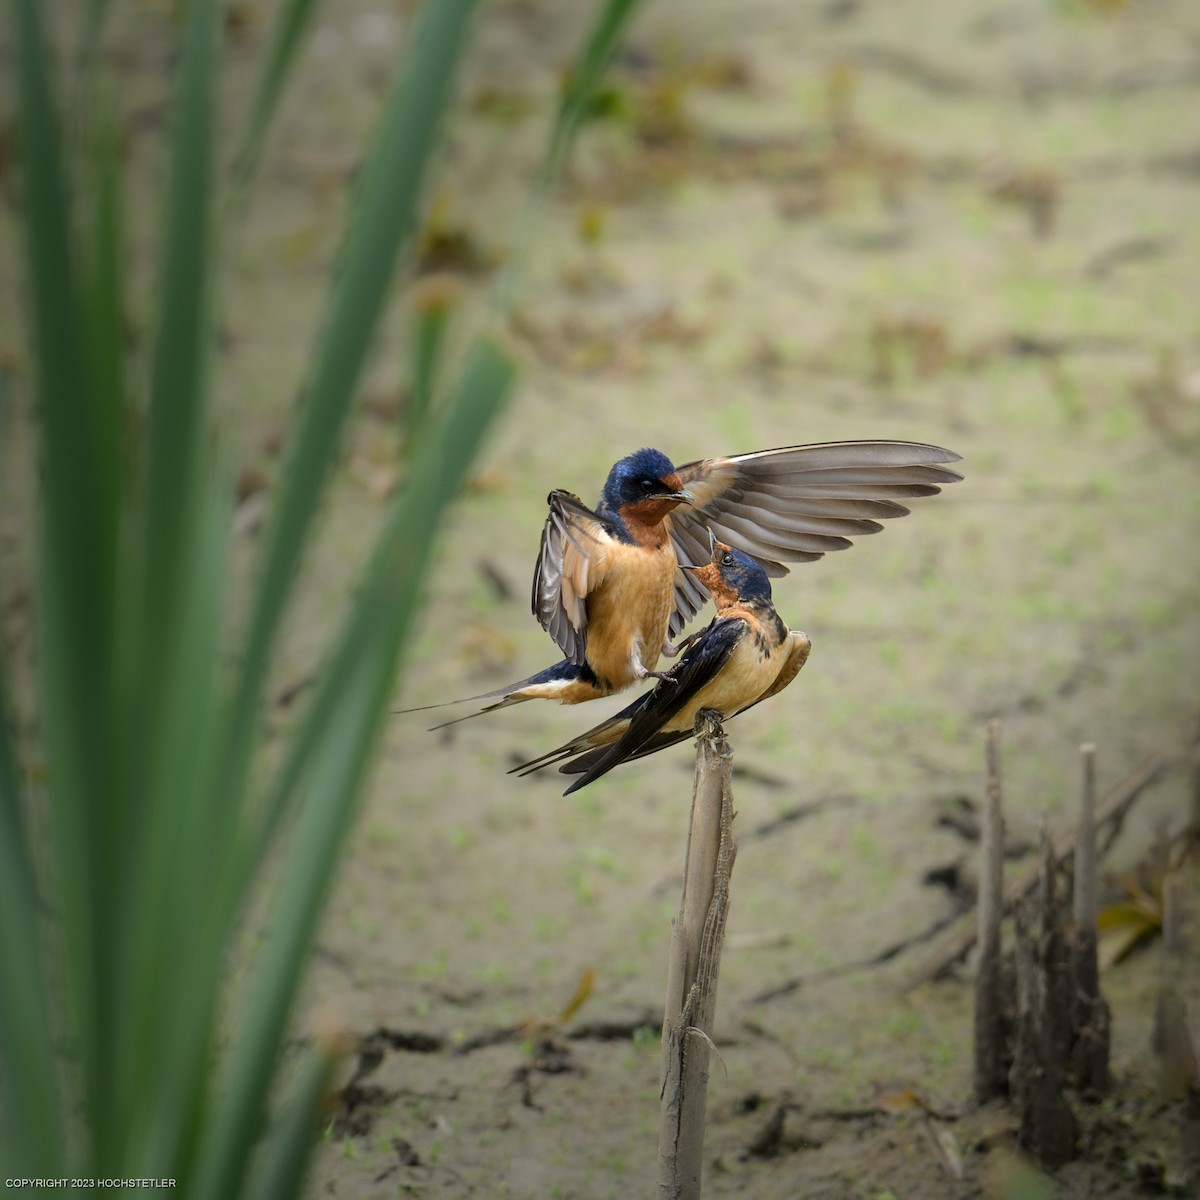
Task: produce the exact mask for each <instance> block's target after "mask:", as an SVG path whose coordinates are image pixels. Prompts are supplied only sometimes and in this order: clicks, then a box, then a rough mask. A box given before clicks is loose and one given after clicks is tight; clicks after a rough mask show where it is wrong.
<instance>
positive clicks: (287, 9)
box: [234, 0, 317, 189]
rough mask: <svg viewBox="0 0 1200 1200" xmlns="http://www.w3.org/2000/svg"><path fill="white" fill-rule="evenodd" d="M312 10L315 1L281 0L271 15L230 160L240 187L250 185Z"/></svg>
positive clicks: (313, 10)
mask: <svg viewBox="0 0 1200 1200" xmlns="http://www.w3.org/2000/svg"><path fill="white" fill-rule="evenodd" d="M316 11H317V0H285V3H284V4H283V5H282V6H281V7H280V9H279V12H278V13H277V14H276V16H275V29H274V32H273V33H272V35H271V48H270V50H268V51H267V61H266V63H265V64H264V66H263V72H262V75H261V76H260V77H259V80H258V87H257V89H256V91H255V94H254V103H253V106H252V108H251V110H250V124H249V126H248V128H247V130H246V138H245V141H244V142H243V143H242V147H241V149H240V150H239V151H238V154H237V158H236V159H235V160H234V173H235V176H236V181H237V184H238V186H239V187H241V188H243V189H244V188H248V187H249V186H250V184H251V183H252V182H253V179H254V175H255V173H256V172H257V170H258V165H259V162H260V160H261V158H262V150H263V143H264V142H265V140H266V136H267V130H268V129H269V128H270V125H271V119H272V117H274V115H275V110H276V109H277V108H278V106H279V98H280V96H281V95H282V94H283V87H284V84H285V83H286V82H287V77H288V75H289V74H290V73H291V71H292V69H293V67H294V66H295V64H296V57H297V55H298V54H299V51H300V48H301V46H302V45H303V44H304V39H305V37H306V35H307V33H308V30H309V27H310V26H311V25H312V20H313V17H314V16H315V15H316Z"/></svg>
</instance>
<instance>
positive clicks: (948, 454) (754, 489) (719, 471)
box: [667, 441, 962, 636]
mask: <svg viewBox="0 0 1200 1200" xmlns="http://www.w3.org/2000/svg"><path fill="white" fill-rule="evenodd" d="M959 457H960V456H959V455H957V454H955V453H954V452H953V451H952V450H946V449H944V448H943V447H941V446H930V445H926V444H925V443H922V442H894V441H864V442H824V443H820V444H817V445H812V446H783V447H780V448H779V449H776V450H759V451H756V452H754V453H752V454H738V455H731V456H726V457H722V458H707V459H700V460H697V461H696V462H691V463H686V464H684V465H683V466H682V467H679V468H678V474H679V477H680V479H681V480H682V481H683V485H684V488H685V490H686V491H687V493H688V495H689V496H691V498H692V503H691V504H690V505H687V506H683V507H680V508H677V509H676V510H675V511H674V512H673V513H672V514H671V515H670V516H669V517H668V518H667V527H668V529H669V530H670V533H671V537H672V539H673V540H674V542H675V548H676V552H677V554H678V556H679V561H680V562H683V563H690V564H693V565H698V564H701V563H704V562H706V561H707V560H708V552H709V551H708V546H709V542H708V530H709V529H711V530H712V531H713V532H714V533H715V534H716V535H717V537H718V538H720V539H721V540H722V541H726V542H728V543H729V544H730V545H732V546H736V547H737V548H738V549H739V550H743V551H745V552H746V553H748V554H750V555H752V556H753V557H754V558H756V559H758V561H759V562H760V563H761V564H762V566H763V567H764V569H765V570H766V571H767V574H768V575H771V576H775V577H778V576H780V575H785V574H786V573H787V568H786V567H784V566H783V565H782V564H783V563H784V562H812V561H813V560H814V559H817V558H820V557H821V555H823V554H826V553H828V552H829V551H832V550H844V549H845V548H846V547H848V546H849V545H850V544H851V543H850V541H849V539H850V538H851V537H857V536H861V535H863V534H868V533H876V532H878V531H879V530H880V529H881V528H882V526H881V525H880V524H879V522H880V521H881V520H888V519H890V518H893V517H902V516H905V515H906V514H907V513H908V511H909V510H908V508H907V507H906V506H905V505H903V504H900V503H898V500H897V498H898V497H904V498H905V499H908V498H911V497H919V496H932V495H935V494H936V493H937V492H939V491H940V490H941V486H942V485H943V484H947V483H954V482H956V481H957V480H959V479H961V478H962V476H961V475H960V474H959V473H958V472H957V471H953V470H951V469H949V468H948V467H945V466H942V465H941V464H943V463H951V462H957V461H958V459H959ZM706 599H707V596H706V594H705V593H704V591H703V589H702V588H700V587H699V586H698V585H696V584H695V582H694V581H693V580H692V579H691V577H690V576H688V575H687V573H686V572H680V573H679V576H678V578H677V581H676V586H675V611H674V612H673V614H672V617H671V634H672V636H675V635H676V634H678V633H679V631H680V630H681V629H682V628H683V626H684V625H685V624H686V623H687V621H689V620H690V619H691V618H692V617H693V616H695V614H696V613H697V612H698V611H699V610H700V608H701V607H703V605H704V603H705V600H706Z"/></svg>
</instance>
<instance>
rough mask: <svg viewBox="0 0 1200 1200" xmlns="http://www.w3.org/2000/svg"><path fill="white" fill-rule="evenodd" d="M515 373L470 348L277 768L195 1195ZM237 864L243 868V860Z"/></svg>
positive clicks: (275, 1017)
mask: <svg viewBox="0 0 1200 1200" xmlns="http://www.w3.org/2000/svg"><path fill="white" fill-rule="evenodd" d="M512 375H513V369H512V365H511V363H510V362H509V361H508V360H507V359H506V358H505V357H504V356H503V355H502V354H501V353H500V352H499V350H498V349H497V348H496V347H495V346H494V345H492V344H491V343H490V342H487V341H481V342H480V343H479V344H478V345H477V347H476V350H475V352H474V353H473V354H472V356H471V358H470V360H469V362H468V365H467V367H466V368H465V369H464V372H463V375H462V377H461V380H460V382H459V386H458V387H457V389H456V391H455V392H454V394H453V395H452V396H451V397H450V399H449V401H448V403H447V406H446V409H445V413H444V416H443V418H442V420H441V421H440V422H439V423H438V426H437V428H436V429H432V430H430V431H429V434H428V436H427V437H426V438H424V439H423V440H422V445H421V446H420V448H419V450H418V452H417V455H416V458H415V460H414V461H415V466H414V470H413V474H412V476H411V477H410V479H409V481H408V484H407V485H406V487H405V489H404V491H403V493H402V494H401V496H400V497H399V498H398V500H397V502H396V503H395V505H394V508H393V512H392V515H391V518H390V519H389V522H388V525H387V528H386V530H385V532H384V534H383V535H382V537H381V538H380V541H379V543H378V544H377V546H376V549H375V552H374V554H373V556H372V562H371V565H370V568H369V570H368V573H367V578H366V580H365V582H364V585H363V588H362V591H361V593H360V595H359V597H358V599H357V601H356V603H355V607H354V610H353V612H352V614H351V616H350V618H349V620H348V622H347V625H346V627H345V630H344V632H343V635H342V637H341V640H340V642H339V646H338V650H337V652H336V653H335V655H334V656H333V660H332V662H331V664H330V667H329V669H328V670H327V672H326V674H325V677H324V678H323V680H322V683H321V685H320V690H319V692H318V696H317V699H316V700H315V701H314V703H313V705H312V707H311V709H310V712H309V714H308V715H307V717H306V719H305V722H304V724H303V726H302V727H301V729H300V730H299V731H298V735H297V737H296V738H295V739H294V740H293V742H292V750H291V754H290V757H289V760H288V763H287V764H286V765H285V767H284V768H283V769H282V770H281V773H280V784H279V785H277V787H276V789H275V793H274V794H275V799H274V800H273V802H272V804H271V807H270V810H269V813H268V820H267V822H266V823H265V826H264V829H263V831H262V834H261V835H260V840H259V841H258V843H257V845H256V848H255V852H254V853H253V854H252V856H251V859H252V861H254V862H257V861H261V858H262V857H263V854H264V853H265V850H266V848H267V847H268V846H269V845H270V842H271V840H272V837H271V835H272V834H273V833H274V832H276V830H277V828H278V821H279V819H280V817H281V815H282V813H283V812H284V811H285V809H286V803H285V801H288V800H291V799H292V798H293V795H294V792H295V790H296V785H297V784H298V782H299V778H300V775H301V774H303V777H304V779H305V781H306V788H305V794H306V800H305V803H304V804H303V805H302V806H301V807H300V810H299V814H298V818H297V822H296V826H295V829H294V831H293V833H292V837H291V841H290V843H289V845H288V847H287V853H286V863H287V869H286V871H285V872H284V877H283V879H282V880H281V882H280V887H279V895H278V899H277V902H276V905H275V909H274V915H273V919H272V922H271V926H270V930H269V933H268V939H267V942H266V945H265V946H264V948H263V951H262V955H261V958H260V960H259V962H258V964H257V966H256V969H255V975H254V982H253V985H252V990H251V994H250V1000H249V1002H248V1004H247V1006H246V1010H245V1012H244V1014H243V1017H242V1019H241V1021H240V1022H239V1027H238V1034H237V1039H236V1042H235V1046H234V1053H233V1055H232V1057H231V1060H230V1070H229V1077H228V1079H227V1081H226V1089H225V1093H224V1102H223V1104H222V1107H221V1110H220V1112H219V1113H218V1114H217V1124H216V1127H215V1128H214V1130H213V1133H212V1137H211V1141H210V1145H209V1147H208V1149H207V1153H206V1154H205V1174H204V1175H203V1176H202V1178H201V1180H200V1182H199V1184H198V1189H197V1192H196V1195H197V1196H199V1197H200V1198H201V1200H218V1198H221V1197H224V1196H226V1195H229V1194H231V1193H230V1192H229V1191H228V1189H229V1187H230V1186H231V1182H232V1181H233V1180H234V1179H236V1178H237V1177H238V1175H239V1173H240V1171H241V1170H242V1169H243V1167H244V1164H245V1161H246V1158H247V1156H248V1154H249V1152H250V1148H251V1147H252V1145H253V1143H254V1140H255V1138H256V1137H257V1135H258V1132H259V1130H260V1129H261V1125H262V1119H263V1111H264V1107H265V1104H266V1097H267V1093H268V1089H269V1087H270V1082H271V1077H272V1072H273V1069H274V1064H275V1062H276V1061H277V1059H278V1055H279V1051H280V1047H281V1045H282V1040H283V1036H284V1032H285V1030H286V1029H287V1025H288V1018H289V1015H290V1013H291V1008H292V1004H293V1002H294V999H295V995H296V991H297V987H298V984H299V980H300V977H301V974H302V972H303V969H304V965H305V962H306V960H307V953H308V948H309V945H310V943H311V940H312V937H313V933H314V930H315V928H316V922H317V919H318V917H319V915H320V911H321V908H322V905H323V903H324V899H325V896H326V893H327V891H328V888H329V884H330V881H331V879H332V876H333V869H334V865H335V863H336V861H337V857H338V854H339V851H340V848H341V846H342V844H343V842H344V840H345V836H346V833H347V830H348V829H349V827H350V824H351V818H352V816H353V800H354V797H355V796H356V795H357V794H358V792H359V791H360V790H361V783H362V779H363V776H364V774H365V771H366V769H367V765H368V763H369V760H370V755H371V749H372V746H373V744H374V742H375V740H376V735H377V733H378V730H379V728H380V726H381V723H382V720H383V717H384V715H385V714H386V709H387V697H388V695H389V694H390V691H391V688H392V684H393V676H394V674H395V668H396V664H397V661H398V658H399V653H400V649H401V646H402V645H403V644H404V641H405V639H406V636H407V634H408V631H409V629H410V627H411V622H412V619H413V615H414V613H415V611H416V607H417V603H418V598H419V595H420V590H421V587H422V583H423V576H424V567H425V565H426V563H427V561H428V559H429V557H430V554H431V552H432V546H433V541H434V538H435V535H436V532H437V528H438V525H439V522H440V519H441V517H442V516H443V515H444V513H445V510H446V507H447V506H448V504H449V503H450V500H451V499H452V497H453V496H454V494H455V493H456V491H457V489H458V486H459V484H460V483H461V481H462V479H463V477H464V475H465V472H466V470H467V467H468V465H469V463H470V461H471V459H472V458H473V456H474V454H475V452H476V451H477V450H478V447H479V445H480V442H481V440H482V438H483V436H484V434H485V433H486V431H487V429H488V428H489V426H490V425H491V423H492V421H493V420H494V418H495V416H496V414H497V413H498V412H499V409H500V406H501V404H502V403H503V400H504V397H505V395H506V393H507V390H508V387H509V385H510V383H511V380H512ZM243 869H245V864H243Z"/></svg>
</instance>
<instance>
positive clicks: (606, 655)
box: [587, 539, 675, 690]
mask: <svg viewBox="0 0 1200 1200" xmlns="http://www.w3.org/2000/svg"><path fill="white" fill-rule="evenodd" d="M674 595H675V548H674V546H673V545H672V544H671V541H670V539H664V540H663V543H662V545H661V546H658V547H653V548H649V547H644V546H629V545H626V544H624V543H621V544H619V545H614V546H613V547H612V548H611V550H610V551H609V554H608V561H607V563H606V570H605V572H604V578H603V580H602V581H601V582H600V583H599V584H598V585H597V586H596V587H595V588H594V589H593V590H592V591H591V592H589V593H588V598H587V660H588V665H589V666H590V667H591V668H592V670H593V671H595V672H596V674H597V675H598V676H599V677H600V679H601V680H603V681H605V682H607V683H608V685H609V686H610V687H611V688H612V689H613V690H617V689H620V688H625V687H629V686H630V684H632V683H634V682H635V681H636V679H637V676H636V675H635V673H634V669H633V661H634V655H635V652H636V654H637V656H638V657H639V658H640V659H641V663H642V666H644V667H645V668H646V670H648V671H652V670H654V667H655V664H656V663H657V662H658V659H659V655H660V653H661V651H662V645H663V642H664V641H665V639H666V636H667V625H668V623H669V621H670V618H671V610H672V607H673V600H674Z"/></svg>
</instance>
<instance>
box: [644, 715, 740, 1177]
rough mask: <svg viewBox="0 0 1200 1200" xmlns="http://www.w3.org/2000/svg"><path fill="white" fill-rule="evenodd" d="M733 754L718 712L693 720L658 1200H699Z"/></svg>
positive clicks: (725, 903)
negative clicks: (690, 787)
mask: <svg viewBox="0 0 1200 1200" xmlns="http://www.w3.org/2000/svg"><path fill="white" fill-rule="evenodd" d="M732 762H733V759H732V755H731V754H730V750H729V743H728V742H727V741H726V740H725V734H724V731H723V730H722V728H721V721H720V716H719V714H717V713H715V712H713V711H712V710H711V709H703V710H701V712H699V713H698V714H697V716H696V776H695V783H694V786H693V791H692V815H691V823H690V825H689V828H688V840H687V851H686V855H685V859H684V868H683V896H682V899H681V900H680V905H679V917H678V918H677V919H676V921H675V922H674V924H673V926H672V932H671V956H670V962H669V965H668V969H667V1003H666V1014H665V1016H664V1017H663V1036H662V1093H661V1107H660V1113H659V1134H658V1196H659V1200H699V1196H700V1176H701V1171H702V1168H703V1154H704V1110H705V1102H706V1098H707V1090H708V1057H709V1052H710V1050H712V1048H713V1045H712V1031H713V1019H714V1016H715V1014H716V1008H717V975H718V972H719V969H720V964H721V944H722V941H723V940H724V937H725V918H726V915H727V912H728V907H729V876H730V873H731V872H732V870H733V860H734V856H735V854H736V853H737V847H736V845H735V844H734V840H733V793H732V790H731V787H730V774H731V767H732Z"/></svg>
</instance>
